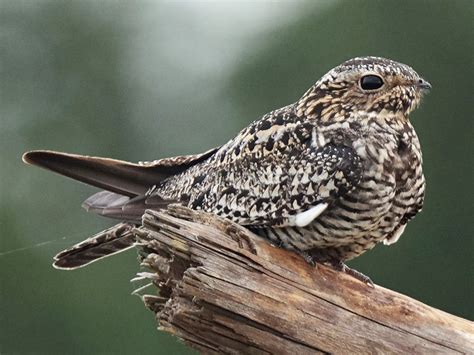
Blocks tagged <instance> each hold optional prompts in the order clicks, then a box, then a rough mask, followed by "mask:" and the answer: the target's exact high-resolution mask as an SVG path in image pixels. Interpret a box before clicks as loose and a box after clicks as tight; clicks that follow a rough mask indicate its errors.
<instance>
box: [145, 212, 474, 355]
mask: <svg viewBox="0 0 474 355" xmlns="http://www.w3.org/2000/svg"><path fill="white" fill-rule="evenodd" d="M136 234H137V236H138V238H139V242H140V255H141V260H142V266H144V267H145V268H146V269H147V271H146V272H142V273H139V275H138V278H137V279H146V280H150V281H151V283H152V284H154V285H155V286H156V287H157V289H158V291H153V292H152V294H143V293H144V292H145V291H149V290H150V289H149V288H145V287H143V288H141V290H140V292H139V293H141V297H142V299H143V301H144V302H145V305H146V306H147V307H148V308H149V309H151V310H152V311H153V312H154V313H155V314H156V319H157V321H158V324H159V329H161V330H164V331H166V332H169V333H171V334H174V335H176V336H177V337H179V338H181V339H183V340H184V341H185V342H186V343H187V344H189V345H191V346H193V347H194V348H196V349H198V350H199V351H202V352H204V353H234V354H235V353H252V354H261V353H277V354H282V353H286V354H306V353H311V354H315V353H351V354H354V353H384V354H385V353H403V354H435V353H472V352H473V351H474V324H473V322H471V321H468V320H465V319H461V318H458V317H456V316H453V315H450V314H448V313H445V312H443V311H440V310H437V309H434V308H432V307H429V306H427V305H425V304H423V303H421V302H418V301H416V300H414V299H412V298H409V297H407V296H404V295H401V294H399V293H396V292H393V291H390V290H388V289H385V288H383V287H380V286H375V288H371V287H368V286H367V285H365V284H363V283H361V282H359V281H357V280H355V279H353V278H351V277H350V276H347V275H345V274H343V273H340V272H337V271H334V270H333V269H331V268H329V267H326V266H323V265H318V266H317V267H316V268H315V267H312V266H310V265H308V264H307V263H306V262H305V261H304V260H303V259H302V258H301V257H299V256H297V255H295V254H293V253H291V252H288V251H285V250H282V249H280V248H276V247H274V246H271V245H270V244H269V243H268V242H266V241H264V240H261V239H260V238H258V237H257V236H255V235H254V234H252V233H251V232H249V231H247V230H246V229H245V228H243V227H240V226H238V225H236V224H234V223H231V222H229V221H227V220H223V219H220V218H217V217H215V216H211V215H208V214H205V213H200V212H195V211H191V210H189V209H185V208H182V207H176V206H174V207H172V208H170V209H169V210H168V211H167V212H166V213H160V212H154V211H147V213H146V214H145V216H144V218H143V226H142V227H140V228H137V229H136Z"/></svg>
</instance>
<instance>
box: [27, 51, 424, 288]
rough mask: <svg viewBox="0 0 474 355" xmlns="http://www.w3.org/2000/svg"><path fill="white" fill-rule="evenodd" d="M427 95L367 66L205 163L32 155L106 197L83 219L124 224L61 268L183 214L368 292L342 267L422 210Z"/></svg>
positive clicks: (118, 247)
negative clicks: (188, 211)
mask: <svg viewBox="0 0 474 355" xmlns="http://www.w3.org/2000/svg"><path fill="white" fill-rule="evenodd" d="M430 88H431V85H430V84H429V83H428V82H427V81H426V80H424V79H423V78H421V77H420V76H419V75H418V74H417V73H416V72H415V71H414V70H413V69H412V68H411V67H409V66H407V65H405V64H401V63H397V62H395V61H392V60H389V59H384V58H379V57H360V58H354V59H350V60H348V61H346V62H344V63H342V64H341V65H339V66H337V67H335V68H334V69H332V70H331V71H329V72H328V73H327V74H326V75H324V76H323V77H322V78H321V79H320V80H319V81H317V82H316V84H314V85H313V86H312V87H311V88H310V89H309V90H308V91H307V92H306V93H305V94H304V95H303V96H302V97H301V98H300V99H299V100H298V101H297V102H295V103H293V104H291V105H288V106H285V107H283V108H280V109H277V110H275V111H272V112H270V113H268V114H266V115H264V116H263V117H262V118H261V119H259V120H257V121H254V122H253V123H251V124H250V125H249V126H248V127H246V128H244V129H243V130H242V131H241V132H240V133H239V134H238V135H237V136H236V137H235V138H233V139H231V140H230V141H229V142H227V143H226V144H224V145H223V146H221V147H219V148H214V149H211V150H209V151H207V152H205V153H202V154H197V155H188V156H179V157H174V158H166V159H160V160H156V161H152V162H142V163H138V164H132V163H128V162H124V161H119V160H113V159H107V158H97V157H88V156H80V155H73V154H65V153H59V152H52V151H31V152H28V153H26V154H25V155H24V156H23V160H24V161H25V162H26V163H29V164H34V165H38V166H40V167H43V168H47V169H50V170H53V171H55V172H57V173H60V174H63V175H66V176H68V177H71V178H73V179H76V180H79V181H82V182H85V183H87V184H90V185H94V186H97V187H99V188H103V189H105V191H102V192H99V193H96V194H95V195H93V196H91V197H89V198H88V199H87V200H86V201H85V202H84V204H83V206H84V208H85V209H86V210H88V211H92V212H95V213H98V214H100V215H103V216H106V217H111V218H116V219H120V220H122V221H123V222H122V223H120V224H118V225H116V226H114V227H112V228H110V229H108V230H106V231H103V232H101V233H99V234H97V235H96V236H94V237H92V238H89V239H87V240H85V241H84V242H82V243H79V244H77V245H75V246H73V247H72V248H70V249H67V250H65V251H63V252H61V253H60V254H58V255H57V256H56V257H55V262H54V266H55V267H57V268H62V269H74V268H77V267H81V266H84V265H86V264H88V263H90V262H93V261H95V260H97V259H100V258H102V257H105V256H107V255H110V254H114V253H117V252H120V251H122V250H124V249H127V248H130V247H132V246H133V243H134V237H133V234H132V233H131V229H132V228H133V226H134V225H136V224H138V223H140V219H141V216H142V215H143V213H144V211H145V209H156V210H161V209H164V208H166V206H167V205H169V204H171V203H180V204H183V205H185V206H188V207H190V208H192V209H195V210H203V211H206V212H210V213H214V214H216V215H218V216H222V217H225V218H228V219H230V220H232V221H234V222H236V223H238V224H240V225H243V226H245V227H247V228H249V229H251V230H252V231H254V232H255V233H257V234H258V235H260V236H262V237H264V238H267V239H268V240H269V241H270V242H271V243H274V244H275V245H278V246H280V247H282V248H285V249H289V250H293V251H295V252H297V253H299V254H301V255H303V256H304V257H305V258H306V260H308V261H309V262H324V263H330V264H332V265H334V266H336V267H338V268H339V269H340V270H343V271H346V272H348V273H350V274H352V275H354V276H356V277H358V278H359V279H361V280H364V281H366V282H370V279H368V278H366V277H365V276H364V275H362V274H359V273H358V272H357V271H355V270H351V269H349V268H347V267H346V266H345V264H344V262H345V261H347V260H350V259H352V258H354V257H356V256H358V255H360V254H362V253H364V252H365V251H367V250H369V249H372V248H373V247H374V246H375V245H376V244H378V243H380V242H383V243H384V244H387V245H389V244H392V243H395V242H396V241H397V240H398V238H399V237H400V235H401V234H402V233H403V231H404V229H405V227H406V224H407V222H408V221H409V220H410V219H412V218H413V217H414V216H415V215H416V214H417V213H418V212H419V211H420V210H421V208H422V205H423V197H424V191H425V179H424V176H423V173H422V157H421V150H420V143H419V140H418V137H417V135H416V133H415V130H414V128H413V126H412V124H411V123H410V120H409V117H408V116H409V114H410V113H411V111H413V110H414V109H415V108H416V107H417V106H418V105H419V103H420V100H421V98H422V96H423V94H424V93H425V92H426V91H427V90H429V89H430Z"/></svg>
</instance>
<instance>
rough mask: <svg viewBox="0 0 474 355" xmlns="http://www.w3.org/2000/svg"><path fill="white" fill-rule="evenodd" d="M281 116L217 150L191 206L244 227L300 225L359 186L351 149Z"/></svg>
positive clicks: (358, 168)
mask: <svg viewBox="0 0 474 355" xmlns="http://www.w3.org/2000/svg"><path fill="white" fill-rule="evenodd" d="M279 115H281V113H277V114H276V115H275V114H273V115H272V114H270V115H269V116H268V118H267V122H265V119H264V120H261V121H257V122H255V123H254V124H253V125H251V126H249V127H248V128H247V129H245V130H243V131H242V132H241V133H240V135H239V136H237V137H236V138H235V139H234V140H233V141H231V142H229V143H228V144H226V145H225V146H224V147H222V149H221V150H220V151H219V152H217V153H216V155H215V156H214V157H213V160H214V161H215V166H214V167H213V168H211V169H210V170H209V171H208V172H207V173H206V174H205V177H204V178H203V179H204V180H203V181H201V182H200V183H199V185H197V186H196V188H194V189H191V193H190V195H191V198H190V200H189V203H188V204H189V205H190V206H191V207H192V208H202V209H203V210H207V211H210V212H213V213H217V214H219V215H221V216H224V217H226V218H229V219H231V220H233V221H235V222H237V223H239V224H242V225H248V226H265V225H272V226H287V225H296V226H303V225H306V224H308V223H310V222H311V221H312V219H314V218H316V217H317V216H318V215H319V214H321V213H322V212H323V211H324V209H325V208H326V207H327V206H328V205H329V204H331V203H332V202H333V201H334V200H336V199H337V198H339V197H340V196H343V195H344V194H346V193H347V192H348V191H351V190H352V189H354V188H355V187H356V186H357V185H358V184H359V182H360V179H361V176H362V169H363V166H362V162H361V159H360V157H359V156H358V155H357V153H356V152H355V150H354V149H353V148H352V147H349V146H347V145H344V144H343V143H340V144H335V143H331V140H330V139H329V140H328V139H325V138H324V137H321V133H320V132H317V131H316V128H315V126H314V125H312V124H309V123H308V122H290V123H288V122H285V121H284V119H281V116H279ZM284 117H289V118H291V117H290V116H289V115H287V116H284Z"/></svg>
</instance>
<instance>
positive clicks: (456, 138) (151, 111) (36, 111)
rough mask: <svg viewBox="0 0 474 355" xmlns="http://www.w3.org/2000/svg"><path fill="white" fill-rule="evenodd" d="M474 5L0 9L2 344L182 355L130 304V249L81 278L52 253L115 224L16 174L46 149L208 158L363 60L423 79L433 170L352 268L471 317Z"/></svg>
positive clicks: (79, 191)
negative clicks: (414, 208) (405, 222)
mask: <svg viewBox="0 0 474 355" xmlns="http://www.w3.org/2000/svg"><path fill="white" fill-rule="evenodd" d="M473 4H474V2H472V1H468V0H467V1H447V0H446V1H324V2H322V1H310V2H263V1H261V2H255V3H251V2H243V3H238V2H220V3H218V2H205V3H199V2H190V3H185V2H180V3H172V2H166V3H160V2H133V3H132V2H115V1H114V2H112V1H105V2H99V1H96V2H89V1H82V2H79V1H75V2H74V1H64V2H60V1H52V2H48V1H14V0H3V1H2V2H0V10H1V11H0V36H1V37H0V38H1V39H0V41H1V42H0V43H1V58H0V68H1V78H0V88H1V105H0V115H1V116H0V117H1V129H0V157H1V168H0V181H1V187H0V194H1V195H0V231H1V239H0V274H1V323H0V324H1V325H0V327H1V328H0V352H1V353H2V354H25V353H35V354H56V353H57V354H61V353H89V354H92V353H123V354H148V353H150V354H151V353H155V354H156V353H159V354H169V353H183V354H187V353H191V351H190V350H189V349H187V348H186V347H185V346H184V345H182V344H181V343H179V341H178V340H176V339H175V338H172V337H170V336H168V335H166V334H163V333H160V332H157V331H156V329H155V328H156V324H155V320H154V317H153V314H152V313H150V312H149V311H147V310H146V309H145V308H144V307H143V305H142V303H141V301H140V299H139V298H137V297H134V296H131V295H130V293H131V292H132V290H133V289H134V285H132V284H130V282H129V280H130V279H131V278H132V277H133V276H134V274H135V272H136V271H137V270H138V265H137V262H136V254H135V252H133V251H131V252H128V253H125V254H122V255H118V256H116V257H114V258H110V259H107V260H104V261H103V262H101V263H96V264H93V265H91V266H90V267H88V268H85V269H80V270H77V271H74V272H64V271H57V270H54V269H53V268H52V267H51V266H50V265H51V257H52V256H53V255H54V254H55V253H56V252H58V251H59V250H61V249H62V248H64V247H67V246H69V245H71V244H73V243H74V242H77V241H80V240H82V239H83V238H85V237H88V236H89V235H91V234H93V233H94V232H96V231H98V230H100V229H101V228H104V227H106V226H109V225H111V224H112V223H113V222H111V221H107V220H104V219H101V218H99V217H97V216H94V215H89V214H87V213H85V212H84V211H83V210H81V208H80V203H81V202H82V200H83V199H85V198H86V197H87V196H88V195H89V194H91V193H93V192H95V191H96V190H95V189H94V188H91V187H87V186H85V185H81V184H77V183H74V182H72V181H71V180H68V179H65V178H63V177H60V176H57V175H53V174H51V173H48V172H46V171H44V170H40V169H37V168H34V167H30V166H26V165H24V164H23V163H22V162H21V154H22V153H23V152H24V151H26V150H31V149H54V150H61V151H67V152H73V153H80V154H89V155H99V156H111V157H114V158H120V159H125V160H131V161H138V160H152V159H157V158H160V157H166V156H170V155H179V154H187V153H193V152H200V151H204V150H206V149H208V148H210V147H214V146H216V145H220V144H222V143H224V142H226V141H227V140H228V139H230V138H231V137H233V136H234V135H235V134H236V133H237V132H238V130H239V129H241V128H242V127H244V126H246V125H247V124H248V123H249V122H251V121H252V120H254V119H256V118H258V117H259V116H261V115H262V114H264V113H266V112H268V111H270V110H272V109H274V108H278V107H281V106H284V105H286V104H288V103H291V102H293V101H295V100H296V99H298V97H299V96H300V95H301V94H302V93H303V92H304V91H305V90H306V89H307V88H308V87H309V86H310V85H312V84H313V83H314V82H315V81H316V80H317V79H318V78H319V77H320V76H321V75H323V74H324V73H325V72H326V71H328V70H329V69H331V68H332V67H334V66H335V65H337V64H339V63H341V62H342V61H344V60H346V59H348V58H350V57H354V56H359V55H378V56H385V57H389V58H392V59H395V60H398V61H401V62H403V63H406V64H409V65H411V66H413V67H414V68H415V70H417V71H418V72H419V73H420V74H421V75H423V76H424V77H425V78H427V79H428V80H429V81H430V82H431V83H432V85H433V90H432V93H431V94H430V95H429V96H428V97H427V98H426V99H425V102H424V104H423V105H422V107H421V109H419V110H417V111H416V112H414V114H412V120H413V123H414V125H415V127H416V129H417V132H418V134H419V136H420V139H421V142H422V146H423V152H424V159H425V165H424V168H425V174H426V178H427V183H428V187H427V197H426V205H425V208H424V211H423V212H422V213H421V215H419V216H418V217H417V218H416V219H415V220H414V221H413V222H411V223H410V224H409V227H408V228H407V231H406V232H405V234H404V236H403V238H401V240H400V241H399V242H398V243H397V244H395V245H393V246H391V247H383V246H379V247H377V248H375V249H374V250H373V251H371V252H368V253H367V254H365V255H364V256H362V257H360V258H358V259H357V260H355V261H354V262H352V263H351V265H352V266H354V267H356V268H357V269H358V270H360V271H362V272H363V273H365V274H368V275H370V276H371V277H372V279H373V280H374V281H375V282H376V283H378V284H380V285H383V286H385V287H388V288H391V289H393V290H396V291H399V292H402V293H404V294H407V295H409V296H411V297H414V298H416V299H418V300H420V301H423V302H425V303H427V304H429V305H431V306H434V307H437V308H440V309H442V310H445V311H447V312H450V313H454V314H456V315H459V316H461V317H465V318H469V319H473V318H474V306H473V305H474V303H473V302H472V297H473V295H474V292H473V291H474V290H473V285H474V280H473V275H474V272H473V271H474V270H473V259H474V255H473V247H474V245H473V235H474V231H473V227H472V212H473V211H472V207H473V203H472V198H473V194H472V181H473V170H472V166H473V160H472V155H473V154H472V147H473V146H472V139H473V133H474V132H473V125H472V113H471V111H470V110H471V109H472V93H473V91H474V90H473V53H474V48H473V43H474V40H473V26H472V20H473V18H474V16H473V15H474V6H473Z"/></svg>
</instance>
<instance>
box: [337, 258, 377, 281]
mask: <svg viewBox="0 0 474 355" xmlns="http://www.w3.org/2000/svg"><path fill="white" fill-rule="evenodd" d="M331 265H332V266H333V267H334V269H336V270H338V271H341V272H344V273H346V274H347V275H350V276H352V277H353V278H355V279H357V280H359V281H362V282H363V283H365V284H366V285H368V286H370V287H375V285H374V283H373V282H372V280H371V279H370V277H368V276H366V275H364V274H363V273H361V272H360V271H357V270H355V269H351V268H350V267H349V266H347V265H346V264H344V262H342V261H340V260H339V261H334V262H331Z"/></svg>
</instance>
